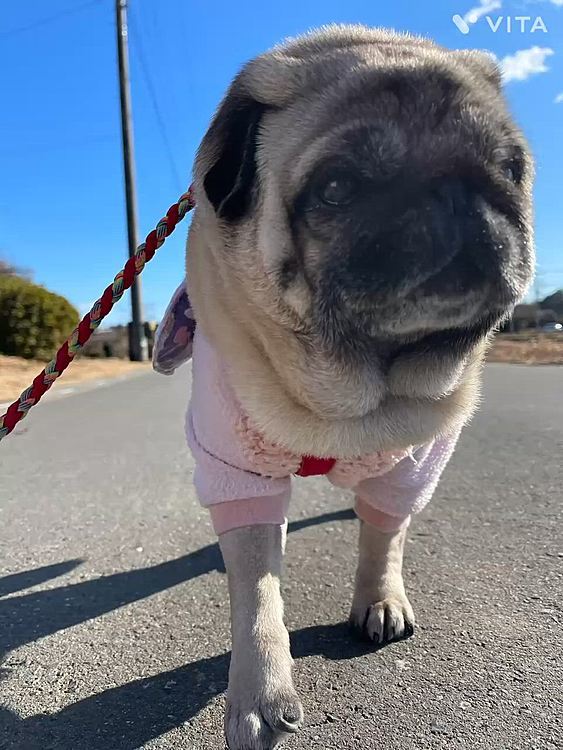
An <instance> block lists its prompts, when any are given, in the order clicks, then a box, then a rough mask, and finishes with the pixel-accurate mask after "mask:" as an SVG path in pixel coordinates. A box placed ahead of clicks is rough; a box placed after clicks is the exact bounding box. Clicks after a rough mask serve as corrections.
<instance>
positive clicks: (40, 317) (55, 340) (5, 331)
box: [0, 274, 79, 360]
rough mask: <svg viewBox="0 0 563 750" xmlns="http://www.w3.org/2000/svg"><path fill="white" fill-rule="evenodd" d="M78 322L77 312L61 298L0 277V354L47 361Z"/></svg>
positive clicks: (15, 279)
mask: <svg viewBox="0 0 563 750" xmlns="http://www.w3.org/2000/svg"><path fill="white" fill-rule="evenodd" d="M78 321H79V315H78V311H77V310H76V309H75V308H74V307H73V306H72V305H71V304H70V302H68V300H66V299H65V298H64V297H60V296H59V295H58V294H53V293H52V292H49V291H47V289H44V288H43V287H41V286H37V284H33V283H32V282H31V281H28V280H27V279H22V278H21V277H19V276H9V275H3V274H0V353H2V354H10V355H13V356H16V357H26V358H27V359H45V360H48V359H51V357H52V356H53V354H54V353H55V351H56V350H57V349H58V347H59V346H60V345H61V344H62V342H63V341H64V340H65V339H66V338H68V336H69V335H70V334H71V333H72V331H73V330H74V328H75V327H76V325H77V323H78Z"/></svg>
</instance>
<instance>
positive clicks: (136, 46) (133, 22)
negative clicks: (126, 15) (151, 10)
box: [130, 13, 184, 192]
mask: <svg viewBox="0 0 563 750" xmlns="http://www.w3.org/2000/svg"><path fill="white" fill-rule="evenodd" d="M130 19H131V26H132V27H133V28H134V30H135V37H136V44H134V45H133V49H135V51H136V52H137V54H138V55H139V61H140V63H141V70H142V73H143V78H144V79H145V84H146V87H147V90H148V92H149V97H150V100H151V103H152V106H153V109H154V113H155V116H156V122H157V125H158V129H159V131H160V135H161V138H162V141H163V143H164V147H165V151H166V155H167V157H168V162H169V164H170V170H171V172H172V175H173V177H174V180H175V182H176V188H177V190H178V191H180V192H181V191H182V190H183V189H184V184H183V181H182V179H181V177H180V170H179V169H178V167H177V165H176V160H175V159H174V151H173V149H172V145H171V143H170V140H169V138H168V133H167V132H166V125H165V122H164V117H163V116H162V112H161V109H160V106H159V104H158V97H157V95H156V89H155V87H154V86H153V82H152V78H151V76H150V72H149V68H148V65H147V61H146V57H145V52H144V48H143V42H142V39H141V34H140V33H139V26H138V25H137V20H136V17H135V14H133V13H131V14H130Z"/></svg>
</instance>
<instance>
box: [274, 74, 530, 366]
mask: <svg viewBox="0 0 563 750" xmlns="http://www.w3.org/2000/svg"><path fill="white" fill-rule="evenodd" d="M372 83H373V90H372V100H371V101H372V108H371V109H370V108H369V107H368V108H366V99H367V98H368V95H367V92H366V89H365V82H364V86H363V89H362V91H361V92H351V93H349V94H348V95H347V100H346V101H345V102H343V101H340V102H336V103H334V106H338V107H339V108H340V111H345V112H347V113H348V116H349V121H348V122H349V126H346V125H344V126H343V124H342V117H340V118H339V120H337V121H338V123H339V125H338V128H337V130H335V132H334V135H333V136H331V135H330V125H329V122H330V117H331V111H330V110H328V111H327V129H328V131H329V133H328V141H327V142H326V143H325V145H324V149H323V151H324V152H323V154H322V155H321V156H320V157H319V159H318V160H317V161H316V162H315V163H314V164H313V165H312V167H311V168H310V169H309V171H308V174H307V175H306V176H305V177H304V179H303V180H302V185H301V186H300V189H299V190H298V193H297V195H296V197H295V199H294V201H293V203H292V205H291V207H290V209H289V213H290V224H291V228H292V234H293V239H294V247H295V254H294V256H293V257H290V258H285V259H284V263H283V264H282V266H281V268H280V275H279V281H280V284H281V285H282V286H283V287H284V288H285V289H289V288H290V286H291V284H292V283H294V282H295V281H296V280H297V279H298V277H299V276H301V277H303V278H304V279H305V280H306V283H307V285H308V287H309V290H310V295H311V297H312V300H313V303H312V316H313V327H314V328H316V329H317V330H318V331H319V332H320V333H321V334H322V336H323V338H324V340H325V341H326V343H327V345H328V346H330V348H334V347H336V348H338V349H342V348H343V349H348V348H349V346H348V345H349V344H350V345H352V347H353V349H354V351H355V352H360V353H361V351H362V349H363V348H367V349H369V348H370V347H373V344H374V342H375V341H377V342H378V347H379V349H378V350H380V349H381V345H382V342H387V344H388V346H389V349H390V351H392V350H393V349H394V348H395V347H394V346H393V344H392V342H394V343H395V344H396V345H399V346H401V347H405V346H408V347H410V348H413V349H416V348H417V347H418V349H421V350H423V349H424V348H425V347H430V346H432V347H433V348H434V350H435V348H436V347H437V346H439V345H443V346H446V347H447V346H455V347H456V348H460V349H467V348H469V347H470V346H472V345H474V343H475V342H476V341H477V340H478V339H479V338H482V337H483V336H484V335H485V334H486V333H487V332H488V331H489V330H490V329H491V328H492V327H494V326H495V325H496V324H497V323H498V322H499V321H500V320H501V319H502V318H503V317H505V316H506V314H507V313H508V312H509V311H510V310H511V309H512V307H513V305H514V304H515V303H516V301H517V300H518V298H519V297H520V296H521V294H522V293H523V291H524V290H525V288H526V285H527V283H528V281H529V278H530V275H531V262H532V261H531V259H532V255H533V251H532V249H531V242H532V240H531V236H530V230H529V222H530V219H529V201H530V197H529V175H528V174H527V172H528V170H529V169H531V165H530V163H529V157H528V155H527V149H526V144H525V141H524V139H523V137H522V136H521V134H520V133H519V131H518V130H517V129H516V128H515V127H514V126H513V125H512V123H511V121H510V119H509V117H508V116H507V114H506V112H505V110H504V105H502V103H501V104H499V103H498V101H499V97H496V98H495V97H491V96H489V97H487V96H483V98H482V99H480V100H477V99H476V98H475V95H474V94H472V92H470V91H468V90H467V89H465V88H464V87H463V86H462V84H461V83H459V82H456V80H455V78H453V79H452V78H450V77H448V76H447V75H446V74H443V75H435V76H434V77H433V78H432V77H428V76H427V77H426V78H425V77H424V76H422V77H421V80H420V85H419V86H417V85H416V81H414V82H413V76H412V74H409V75H408V76H403V77H401V76H397V75H395V76H392V77H389V78H387V79H386V80H383V81H382V80H381V77H379V76H375V77H374V80H373V82H372ZM370 115H371V116H370ZM346 342H348V343H346Z"/></svg>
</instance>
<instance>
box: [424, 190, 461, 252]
mask: <svg viewBox="0 0 563 750" xmlns="http://www.w3.org/2000/svg"><path fill="white" fill-rule="evenodd" d="M420 209H422V211H421V216H420V218H421V219H422V222H423V225H425V226H426V227H427V232H428V233H429V239H430V242H431V244H432V245H433V249H434V252H433V253H432V255H433V256H434V257H435V258H436V256H440V257H441V256H443V254H444V253H446V254H447V255H450V254H452V253H457V252H458V251H459V250H460V249H461V243H462V240H463V227H464V224H465V222H466V220H467V218H468V217H469V215H470V212H471V196H470V192H469V190H468V188H467V186H466V185H465V184H464V183H463V182H462V180H459V179H444V180H440V181H439V182H438V183H435V184H433V185H431V186H430V188H429V190H428V193H427V197H425V198H423V199H422V201H421V206H420V208H419V211H420ZM425 214H426V216H425ZM436 259H438V258H436Z"/></svg>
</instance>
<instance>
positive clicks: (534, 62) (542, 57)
mask: <svg viewBox="0 0 563 750" xmlns="http://www.w3.org/2000/svg"><path fill="white" fill-rule="evenodd" d="M554 54H555V52H554V51H553V50H552V49H551V48H550V47H538V46H535V47H530V48H529V49H520V50H518V52H515V53H514V54H513V55H507V56H506V57H503V59H502V60H501V62H500V64H501V69H502V73H503V78H504V81H505V82H508V81H525V80H526V79H527V78H530V76H533V75H536V74H538V73H547V71H548V70H549V68H548V67H547V65H546V60H547V58H548V57H551V55H554Z"/></svg>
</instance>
